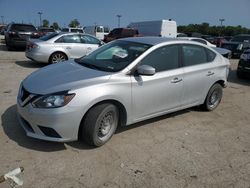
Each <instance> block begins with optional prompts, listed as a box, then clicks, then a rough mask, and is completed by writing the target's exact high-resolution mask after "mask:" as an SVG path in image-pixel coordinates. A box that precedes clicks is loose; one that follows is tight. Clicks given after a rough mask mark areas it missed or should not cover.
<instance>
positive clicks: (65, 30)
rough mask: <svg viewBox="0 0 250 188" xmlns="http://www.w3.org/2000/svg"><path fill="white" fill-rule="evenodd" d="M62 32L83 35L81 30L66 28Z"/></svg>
mask: <svg viewBox="0 0 250 188" xmlns="http://www.w3.org/2000/svg"><path fill="white" fill-rule="evenodd" d="M61 31H62V32H72V33H84V31H83V28H74V27H67V28H62V30H61Z"/></svg>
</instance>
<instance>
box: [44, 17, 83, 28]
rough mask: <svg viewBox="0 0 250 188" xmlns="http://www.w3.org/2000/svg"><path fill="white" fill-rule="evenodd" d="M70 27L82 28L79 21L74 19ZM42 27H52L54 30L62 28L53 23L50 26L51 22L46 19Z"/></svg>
mask: <svg viewBox="0 0 250 188" xmlns="http://www.w3.org/2000/svg"><path fill="white" fill-rule="evenodd" d="M68 26H69V27H79V26H80V22H79V21H78V20H77V19H73V20H72V21H70V23H69V25H68ZM42 27H51V28H54V29H56V30H58V29H61V27H60V26H59V24H58V23H57V22H53V23H52V24H51V25H50V22H49V20H46V19H44V20H43V21H42Z"/></svg>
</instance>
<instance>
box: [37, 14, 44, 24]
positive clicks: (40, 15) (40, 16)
mask: <svg viewBox="0 0 250 188" xmlns="http://www.w3.org/2000/svg"><path fill="white" fill-rule="evenodd" d="M37 14H39V18H40V27H42V14H43V13H42V12H38V13H37Z"/></svg>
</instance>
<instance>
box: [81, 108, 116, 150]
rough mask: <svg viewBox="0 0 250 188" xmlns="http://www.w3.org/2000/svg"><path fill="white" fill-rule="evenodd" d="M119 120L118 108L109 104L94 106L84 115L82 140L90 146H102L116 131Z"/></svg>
mask: <svg viewBox="0 0 250 188" xmlns="http://www.w3.org/2000/svg"><path fill="white" fill-rule="evenodd" d="M118 120H119V111H118V108H117V107H116V106H115V105H113V104H110V103H103V104H100V105H97V106H94V107H93V108H92V109H90V111H89V112H88V113H87V114H86V117H85V119H84V121H83V125H82V126H83V127H82V133H81V136H82V138H83V139H84V140H85V141H86V142H87V143H88V144H90V145H93V146H102V145H103V144H105V143H106V142H107V141H108V140H109V139H110V138H111V137H112V136H113V134H114V132H115V131H116V128H117V125H118Z"/></svg>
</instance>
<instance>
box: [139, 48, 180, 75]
mask: <svg viewBox="0 0 250 188" xmlns="http://www.w3.org/2000/svg"><path fill="white" fill-rule="evenodd" d="M178 48H179V47H178V45H170V46H164V47H161V48H158V49H156V50H155V51H153V52H151V53H150V54H149V55H147V56H146V57H145V58H144V59H143V60H142V61H141V64H140V65H150V66H152V67H154V68H155V70H156V72H160V71H167V70H171V69H176V68H178V67H179V53H178Z"/></svg>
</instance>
